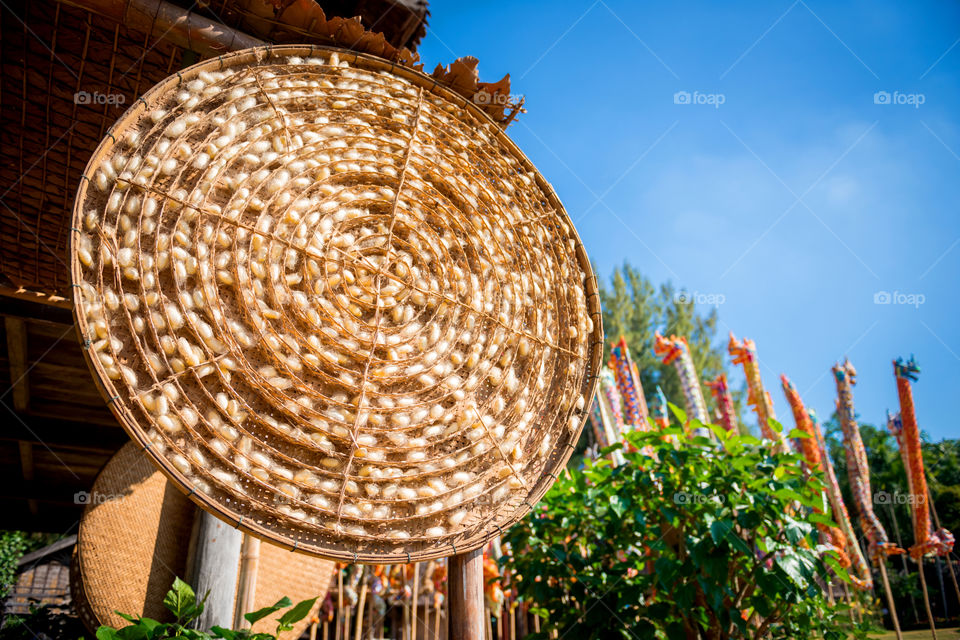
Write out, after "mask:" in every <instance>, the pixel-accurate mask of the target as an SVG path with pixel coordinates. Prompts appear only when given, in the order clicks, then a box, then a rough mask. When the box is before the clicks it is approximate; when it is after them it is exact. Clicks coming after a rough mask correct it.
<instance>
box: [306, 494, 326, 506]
mask: <svg viewBox="0 0 960 640" xmlns="http://www.w3.org/2000/svg"><path fill="white" fill-rule="evenodd" d="M307 502H309V503H310V504H312V505H313V506H315V507H320V508H321V509H329V508H330V501H329V500H328V499H327V497H326V496H324V495H321V494H319V493H317V494H314V495H312V496H310V497H309V498H308V499H307Z"/></svg>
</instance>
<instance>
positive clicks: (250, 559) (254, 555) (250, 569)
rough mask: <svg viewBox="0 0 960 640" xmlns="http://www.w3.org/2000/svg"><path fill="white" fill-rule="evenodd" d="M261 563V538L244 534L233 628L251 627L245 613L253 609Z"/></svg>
mask: <svg viewBox="0 0 960 640" xmlns="http://www.w3.org/2000/svg"><path fill="white" fill-rule="evenodd" d="M259 565H260V539H259V538H254V537H253V536H251V535H247V534H244V535H243V546H242V547H241V548H240V579H239V583H238V585H237V605H236V607H234V616H233V628H234V629H249V628H250V623H249V622H248V621H247V619H246V618H244V617H243V614H245V613H248V612H250V611H253V609H254V607H255V606H256V605H255V604H254V603H255V599H256V596H257V571H258V568H259Z"/></svg>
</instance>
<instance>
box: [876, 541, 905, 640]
mask: <svg viewBox="0 0 960 640" xmlns="http://www.w3.org/2000/svg"><path fill="white" fill-rule="evenodd" d="M877 565H878V566H879V567H880V578H881V579H882V580H883V590H884V592H885V593H886V594H887V606H888V607H889V608H890V619H891V620H892V621H893V630H894V632H895V633H896V634H897V640H903V634H902V633H901V632H900V619H899V618H897V608H896V607H895V606H894V603H893V592H892V591H891V590H890V579H889V578H887V563H886V561H885V559H884V558H882V557H878V558H877Z"/></svg>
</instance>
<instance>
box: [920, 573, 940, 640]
mask: <svg viewBox="0 0 960 640" xmlns="http://www.w3.org/2000/svg"><path fill="white" fill-rule="evenodd" d="M917 566H918V567H920V587H921V588H922V589H923V606H925V607H926V608H927V619H928V620H929V621H930V634H931V635H932V636H933V640H937V627H936V625H935V624H934V622H933V611H931V609H930V594H929V593H927V577H926V576H925V575H924V572H923V558H922V557H921V558H919V559H918V560H917Z"/></svg>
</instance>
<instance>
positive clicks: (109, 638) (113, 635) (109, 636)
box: [97, 625, 117, 640]
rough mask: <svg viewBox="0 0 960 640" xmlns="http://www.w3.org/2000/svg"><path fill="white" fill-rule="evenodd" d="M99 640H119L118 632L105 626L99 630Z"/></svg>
mask: <svg viewBox="0 0 960 640" xmlns="http://www.w3.org/2000/svg"><path fill="white" fill-rule="evenodd" d="M97 640H117V630H116V629H114V628H113V627H108V626H106V625H103V626H101V627H100V628H99V629H97Z"/></svg>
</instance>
